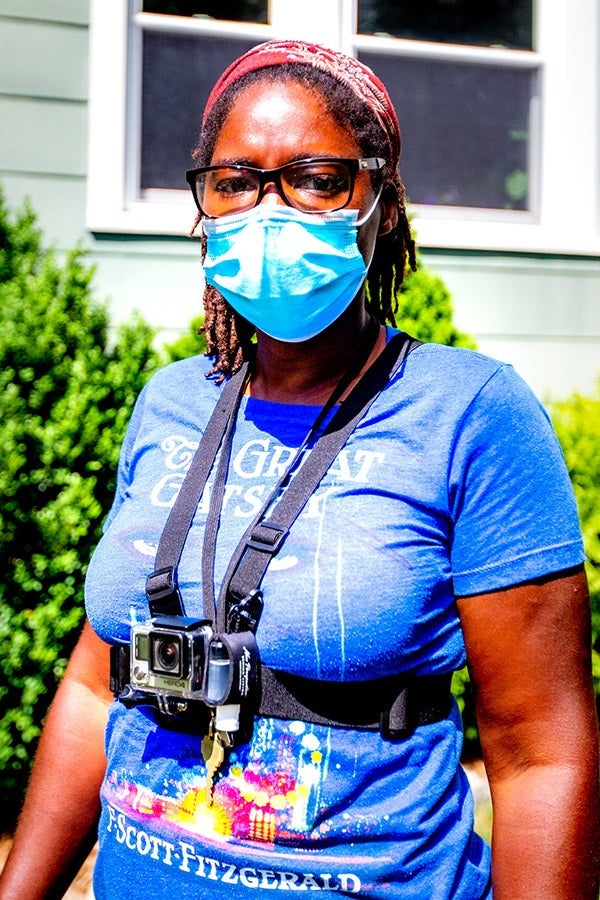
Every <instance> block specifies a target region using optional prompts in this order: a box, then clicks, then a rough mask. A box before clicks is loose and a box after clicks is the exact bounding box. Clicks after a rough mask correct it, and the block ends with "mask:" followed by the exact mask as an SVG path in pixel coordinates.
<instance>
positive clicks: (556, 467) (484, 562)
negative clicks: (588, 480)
mask: <svg viewBox="0 0 600 900" xmlns="http://www.w3.org/2000/svg"><path fill="white" fill-rule="evenodd" d="M449 499H450V508H451V514H452V518H453V523H454V529H453V540H452V547H451V561H452V571H453V578H454V591H455V594H456V595H457V596H467V595H471V594H478V593H483V592H485V591H493V590H498V589H500V588H503V587H508V586H510V585H514V584H518V583H520V582H523V581H528V580H530V579H533V578H539V577H541V576H544V575H548V574H550V573H553V572H559V571H561V570H563V569H568V568H571V567H573V566H576V565H579V564H580V563H582V562H583V561H584V559H585V553H584V550H583V542H582V538H581V530H580V527H579V520H578V515H577V507H576V504H575V497H574V493H573V489H572V486H571V483H570V480H569V475H568V472H567V468H566V465H565V461H564V457H563V454H562V450H561V448H560V445H559V443H558V440H557V438H556V436H555V434H554V431H553V429H552V426H551V424H550V421H549V419H548V416H547V414H546V412H545V411H544V409H543V407H542V406H541V404H540V403H539V401H538V400H537V398H536V397H535V396H534V394H533V393H532V391H531V390H530V388H529V387H528V386H527V385H526V384H525V383H524V382H523V380H522V379H521V378H520V377H519V376H518V375H517V374H516V372H515V371H514V370H513V369H512V368H511V367H510V366H501V367H500V368H499V369H497V370H496V371H495V372H494V374H493V375H492V376H491V377H490V378H489V379H488V381H487V382H486V383H485V384H484V386H483V387H482V388H481V390H480V391H479V392H478V394H477V395H476V396H475V398H474V399H473V401H472V402H471V404H470V405H469V407H468V409H467V410H466V412H465V414H464V416H463V418H462V421H461V422H460V425H459V428H458V430H457V432H456V438H455V443H454V447H453V452H452V458H451V465H450V482H449Z"/></svg>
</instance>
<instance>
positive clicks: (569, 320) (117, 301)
mask: <svg viewBox="0 0 600 900" xmlns="http://www.w3.org/2000/svg"><path fill="white" fill-rule="evenodd" d="M88 25H89V15H88V2H87V0H52V3H48V2H47V0H0V45H1V47H2V53H1V54H0V122H2V127H1V129H0V184H1V185H2V188H3V190H4V193H5V196H6V199H7V201H8V203H9V205H10V206H11V207H12V208H16V207H18V206H20V205H21V204H22V202H23V199H24V198H25V197H29V198H30V200H31V203H32V204H33V207H34V209H35V211H36V213H37V215H38V220H39V224H40V226H41V228H42V229H43V232H44V237H45V240H46V241H47V242H48V243H52V244H53V245H55V246H56V247H57V248H58V249H59V250H64V249H68V248H71V247H73V246H75V245H76V244H78V243H79V244H80V245H81V246H83V247H84V248H85V249H86V250H87V251H88V253H89V260H90V262H91V263H93V264H94V265H95V266H96V278H95V285H96V291H97V294H98V296H99V298H101V299H106V300H107V301H108V302H109V304H110V310H111V315H112V320H113V322H114V323H115V324H117V323H118V322H120V321H122V320H124V319H126V318H128V316H129V315H130V313H131V312H132V311H133V310H134V309H137V310H139V311H140V312H141V313H142V314H143V315H144V317H145V318H146V319H148V320H149V321H150V322H151V323H152V324H153V325H154V326H155V327H156V328H157V329H159V331H160V337H159V339H162V338H165V337H166V338H169V339H170V338H173V337H174V336H175V335H176V334H177V333H180V332H181V331H185V330H186V329H187V327H188V325H189V321H190V319H191V318H192V317H193V316H194V315H196V314H197V313H198V312H199V311H200V300H201V290H202V274H201V269H200V265H199V255H198V245H197V242H196V241H191V240H189V239H186V238H182V237H156V236H139V235H137V236H136V235H124V234H120V235H117V234H92V233H89V232H87V231H86V229H85V224H84V223H85V204H86V174H87V134H88V120H87V113H88V46H89V28H88ZM409 139H410V138H409V136H408V135H407V136H406V140H409ZM190 203H191V201H190ZM191 218H192V208H191V205H190V220H191ZM423 259H424V261H425V263H426V264H427V265H428V266H429V267H430V268H431V269H433V270H434V271H436V272H437V273H438V274H439V275H440V276H441V277H442V278H443V279H444V280H445V282H446V284H447V285H448V287H449V289H450V291H451V293H452V296H453V301H454V309H455V319H456V323H457V325H458V326H459V327H460V328H461V329H463V330H465V331H468V332H469V333H470V334H472V335H473V336H474V337H475V338H476V339H477V341H478V344H479V347H480V349H481V350H482V351H483V352H487V353H490V354H491V355H494V356H496V357H498V358H500V359H503V360H506V361H508V362H512V363H513V364H514V365H515V366H516V368H517V369H518V370H519V371H520V372H521V374H522V375H523V376H524V377H525V378H526V379H527V380H528V381H529V383H530V384H531V385H532V387H533V388H534V390H535V391H536V392H537V393H538V395H539V396H540V397H542V398H548V397H561V396H565V395H567V394H568V393H570V392H571V391H573V390H578V391H580V392H583V393H588V392H591V391H593V390H594V386H595V382H596V379H597V377H598V375H600V258H597V257H593V256H587V257H576V256H572V255H564V256H559V255H555V256H547V255H543V254H540V255H534V254H519V253H510V254H502V253H494V252H478V253H475V252H463V251H456V250H453V251H449V250H447V251H445V250H443V249H439V248H438V249H435V250H433V249H428V248H427V247H425V248H423Z"/></svg>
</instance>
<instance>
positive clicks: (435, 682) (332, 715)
mask: <svg viewBox="0 0 600 900" xmlns="http://www.w3.org/2000/svg"><path fill="white" fill-rule="evenodd" d="M451 681H452V675H451V673H443V674H441V675H421V676H419V677H406V676H403V675H398V676H390V677H388V678H379V679H372V680H370V681H339V682H337V681H314V680H312V679H309V678H301V677H299V676H295V675H289V674H288V673H285V672H278V671H275V670H274V669H269V668H268V667H267V666H264V665H263V666H262V667H261V701H260V707H259V713H260V715H262V716H272V717H274V718H280V719H291V720H294V719H298V720H299V721H301V722H310V723H312V724H314V725H329V726H334V727H338V728H339V727H342V728H343V727H345V728H354V729H357V730H359V731H380V732H381V734H382V735H383V737H385V738H387V739H388V740H399V739H402V738H404V737H406V736H407V735H409V734H411V733H412V732H413V731H414V729H415V728H418V727H419V726H421V725H430V724H431V723H432V722H438V721H440V720H441V719H444V718H446V716H448V714H449V712H450V706H451V693H450V684H451Z"/></svg>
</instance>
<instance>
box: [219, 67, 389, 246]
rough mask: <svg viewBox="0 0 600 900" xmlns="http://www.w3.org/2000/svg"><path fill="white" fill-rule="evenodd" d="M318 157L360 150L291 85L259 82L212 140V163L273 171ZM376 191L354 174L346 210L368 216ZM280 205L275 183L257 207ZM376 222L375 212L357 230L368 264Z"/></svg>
mask: <svg viewBox="0 0 600 900" xmlns="http://www.w3.org/2000/svg"><path fill="white" fill-rule="evenodd" d="M319 156H339V157H346V158H352V159H359V158H360V157H362V156H363V154H362V152H361V149H360V147H359V146H358V144H357V142H356V140H355V138H354V137H353V135H352V133H351V132H350V131H349V130H346V129H345V128H343V127H342V126H341V125H339V124H338V123H337V122H336V121H335V119H333V117H332V116H331V114H330V113H329V112H328V110H327V106H326V104H325V102H324V100H323V99H322V98H321V97H320V95H319V94H318V93H317V92H315V91H314V90H309V89H308V88H306V87H305V86H304V85H302V84H298V83H296V82H282V83H279V84H278V83H276V82H267V81H261V82H258V83H256V84H253V85H251V86H250V87H248V88H246V89H245V90H243V91H242V92H241V93H240V94H239V95H238V96H237V97H236V99H235V101H234V103H233V106H232V107H231V109H230V111H229V114H228V116H227V118H226V119H225V121H224V123H223V127H222V128H221V131H220V132H219V136H218V138H217V140H216V143H215V147H214V151H213V156H212V160H211V164H212V165H224V164H225V165H232V164H237V165H247V166H255V167H256V168H259V169H274V168H276V167H277V166H282V165H284V164H285V163H289V162H293V161H296V160H299V159H308V158H310V157H319ZM374 200H375V192H374V190H373V186H372V183H371V179H370V176H369V174H368V172H364V171H362V172H359V173H358V174H357V176H356V181H355V185H354V192H353V194H352V198H351V200H350V203H349V204H348V208H349V209H357V210H359V217H360V216H362V215H364V213H366V212H368V210H369V209H370V207H371V206H372V204H373V202H374ZM267 203H274V204H280V205H284V206H285V201H284V200H283V199H282V198H281V197H280V196H279V194H278V192H277V188H276V187H275V185H274V184H268V185H267V186H266V188H265V192H264V196H263V197H262V200H261V204H267ZM380 219H381V212H380V210H379V209H377V210H375V212H374V214H373V216H371V218H370V219H369V221H368V222H366V223H365V224H364V225H363V226H361V227H360V229H359V237H358V245H359V248H360V250H361V253H362V254H363V257H364V258H365V259H366V260H369V259H370V257H371V254H372V250H373V244H374V241H375V238H376V236H377V233H378V230H379V225H380Z"/></svg>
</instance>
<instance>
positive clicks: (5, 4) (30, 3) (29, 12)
mask: <svg viewBox="0 0 600 900" xmlns="http://www.w3.org/2000/svg"><path fill="white" fill-rule="evenodd" d="M105 2H108V0H105ZM0 16H14V17H15V18H18V19H40V20H42V21H50V22H68V23H73V24H77V25H87V23H88V21H89V2H88V0H0Z"/></svg>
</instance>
